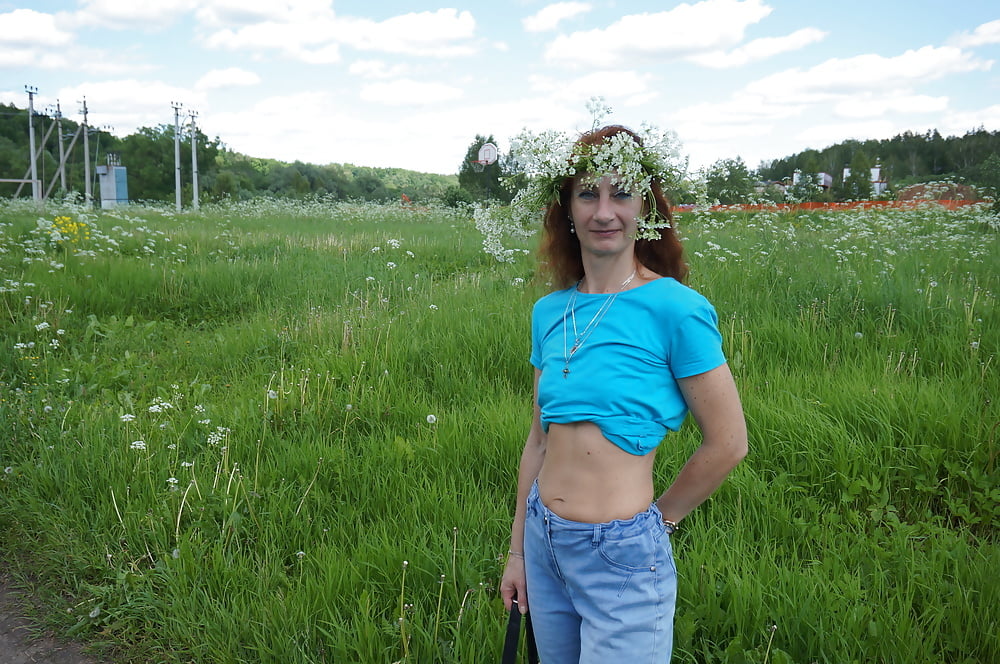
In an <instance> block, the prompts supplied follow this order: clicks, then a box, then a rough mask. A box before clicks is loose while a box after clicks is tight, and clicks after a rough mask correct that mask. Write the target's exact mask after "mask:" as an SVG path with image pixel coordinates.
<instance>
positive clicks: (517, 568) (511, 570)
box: [500, 555, 528, 615]
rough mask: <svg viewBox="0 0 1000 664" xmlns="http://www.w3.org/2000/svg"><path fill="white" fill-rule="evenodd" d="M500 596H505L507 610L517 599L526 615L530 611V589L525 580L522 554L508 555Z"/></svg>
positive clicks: (519, 606) (522, 612)
mask: <svg viewBox="0 0 1000 664" xmlns="http://www.w3.org/2000/svg"><path fill="white" fill-rule="evenodd" d="M500 597H502V598H503V605H504V608H505V609H506V610H507V611H510V607H511V605H512V604H513V602H514V600H515V599H516V600H517V608H518V610H519V611H520V612H521V615H524V614H525V613H527V612H528V590H527V585H526V583H525V580H524V558H523V557H520V556H514V555H509V556H507V565H506V566H505V567H504V570H503V578H502V579H501V580H500Z"/></svg>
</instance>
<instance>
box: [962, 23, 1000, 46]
mask: <svg viewBox="0 0 1000 664" xmlns="http://www.w3.org/2000/svg"><path fill="white" fill-rule="evenodd" d="M950 43H952V44H954V45H955V46H964V47H973V46H985V45H987V44H1000V19H997V20H995V21H990V22H989V23H983V24H982V25H980V26H979V27H978V28H976V29H975V30H973V31H972V33H971V34H970V33H968V32H963V33H961V34H959V35H958V36H956V37H954V38H953V39H952V40H951V42H950Z"/></svg>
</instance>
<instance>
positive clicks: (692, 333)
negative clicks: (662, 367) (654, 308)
mask: <svg viewBox="0 0 1000 664" xmlns="http://www.w3.org/2000/svg"><path fill="white" fill-rule="evenodd" d="M725 362H726V356H725V354H724V353H723V351H722V335H721V334H720V333H719V317H718V315H717V314H716V313H715V308H714V307H712V305H711V304H709V303H708V302H707V301H706V302H704V303H702V304H700V305H698V306H697V307H695V308H694V309H693V310H692V311H690V312H689V313H688V315H686V316H685V317H684V318H683V319H682V320H681V321H680V323H679V324H678V325H677V327H676V328H675V329H674V331H673V335H672V338H671V341H670V370H671V372H672V373H673V374H674V377H675V378H687V377H688V376H696V375H698V374H701V373H705V372H706V371H711V370H712V369H714V368H716V367H718V366H721V365H722V364H725Z"/></svg>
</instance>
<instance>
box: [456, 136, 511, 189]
mask: <svg viewBox="0 0 1000 664" xmlns="http://www.w3.org/2000/svg"><path fill="white" fill-rule="evenodd" d="M487 143H493V144H494V145H496V140H495V139H494V138H493V135H492V134H490V135H489V136H482V135H480V134H476V138H475V139H474V140H473V141H472V143H470V144H469V148H468V149H467V150H466V151H465V159H464V160H463V161H462V165H461V166H459V169H458V186H460V187H461V188H462V189H465V190H466V191H467V192H469V195H471V196H472V198H473V200H477V201H484V200H488V199H501V200H502V199H503V197H504V196H505V194H506V189H504V187H503V185H502V184H501V183H500V175H501V170H500V161H499V160H498V161H495V162H493V163H492V164H487V165H486V166H484V167H483V169H482V170H481V171H480V170H477V168H476V167H475V166H476V165H475V164H473V162H474V161H475V160H477V159H479V149H480V148H481V147H483V146H484V145H485V144H487Z"/></svg>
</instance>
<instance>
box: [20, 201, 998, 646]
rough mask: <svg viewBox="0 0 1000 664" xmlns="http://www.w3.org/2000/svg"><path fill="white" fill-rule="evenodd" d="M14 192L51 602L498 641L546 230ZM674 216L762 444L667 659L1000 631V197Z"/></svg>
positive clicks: (666, 452)
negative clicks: (895, 206)
mask: <svg viewBox="0 0 1000 664" xmlns="http://www.w3.org/2000/svg"><path fill="white" fill-rule="evenodd" d="M3 205H4V207H3V208H2V210H0V224H2V225H0V266H2V270H3V276H2V277H0V280H2V283H0V312H2V314H3V316H4V325H3V327H2V335H0V344H3V347H4V349H5V352H4V353H2V354H0V429H2V430H3V431H4V432H5V435H4V436H2V437H0V469H2V470H3V473H2V474H0V496H2V498H0V546H2V547H3V551H4V552H5V553H4V557H5V561H6V562H7V563H8V564H11V565H14V566H15V567H16V568H17V569H18V570H19V571H20V572H21V573H22V574H23V575H25V577H27V576H28V575H31V577H32V578H35V579H40V581H39V582H38V583H40V584H42V586H41V587H40V588H39V592H42V590H46V591H48V594H45V596H46V597H49V598H50V599H49V608H50V609H51V611H52V613H51V618H50V619H51V620H52V621H53V623H54V624H57V625H59V626H61V628H62V629H64V630H65V631H66V632H68V633H70V634H73V635H75V636H77V637H79V638H84V639H86V640H88V641H91V642H93V643H95V644H97V645H99V646H104V647H107V648H109V649H110V651H111V652H112V653H113V654H112V655H110V656H109V657H110V658H112V659H114V661H164V662H189V661H197V662H398V661H407V662H480V661H495V660H496V659H498V658H499V652H500V649H501V637H502V631H503V615H502V605H501V604H500V602H499V599H498V597H497V593H496V584H497V582H498V578H499V575H500V573H501V571H502V560H501V557H502V554H503V552H505V551H506V548H507V538H508V536H509V525H510V518H511V515H512V513H513V494H514V484H515V473H516V465H517V460H518V457H519V453H520V447H521V445H522V442H523V438H524V435H525V433H526V430H527V427H528V424H529V417H530V399H531V393H530V392H531V390H530V384H531V368H530V366H529V365H528V362H527V356H528V351H529V348H528V346H529V338H528V337H529V332H528V328H529V325H528V323H529V312H530V307H531V304H532V302H533V301H534V299H535V298H537V297H538V296H539V295H541V294H543V293H544V292H545V290H546V287H545V284H544V283H541V281H540V280H537V279H534V265H533V259H532V257H531V256H523V257H522V258H519V259H518V262H515V263H513V264H498V263H495V262H493V261H492V259H490V258H489V257H488V256H487V255H486V254H484V253H483V252H482V251H481V240H480V238H479V237H477V235H476V233H475V230H474V228H473V227H472V224H471V220H469V219H467V218H465V217H463V216H462V215H459V214H456V213H454V212H451V211H446V210H438V209H431V210H423V211H419V210H418V211H412V210H403V209H400V208H394V207H372V206H364V205H346V204H334V203H330V202H326V201H322V200H315V201H308V202H300V203H296V204H292V203H287V202H278V201H270V200H260V201H255V202H253V203H250V204H245V203H244V204H240V205H239V206H236V205H233V206H219V207H215V208H209V209H206V210H204V211H203V212H202V213H200V214H183V215H178V214H174V213H173V212H171V211H169V210H155V209H148V208H131V209H124V210H120V211H114V212H103V213H99V214H98V213H90V212H86V211H84V210H81V209H74V208H55V207H53V208H46V209H41V210H39V209H36V208H33V207H31V206H29V205H26V204H24V203H18V202H11V201H7V202H5V203H4V204H3ZM59 215H68V216H71V217H72V218H73V219H74V220H78V221H83V222H84V223H86V224H87V228H88V229H89V231H90V233H89V237H82V236H81V237H59V238H56V237H54V236H53V235H52V233H51V229H50V228H49V227H48V225H49V223H50V222H52V221H53V220H54V218H55V217H56V216H59ZM678 223H679V227H680V230H681V233H682V235H683V236H684V237H685V242H686V246H687V251H688V255H689V258H690V260H691V263H692V279H691V281H692V285H694V286H695V287H696V288H698V289H699V290H701V291H702V292H703V293H705V294H706V295H707V296H708V297H709V298H710V299H711V300H712V301H713V303H714V304H715V305H716V308H717V309H718V311H719V313H720V316H721V326H722V329H723V334H724V336H725V339H726V344H727V353H728V355H729V357H730V361H731V364H732V366H733V368H734V372H735V374H736V376H737V381H738V383H739V386H740V388H741V394H742V397H743V401H744V406H745V409H746V413H747V418H748V422H749V425H750V431H751V454H750V456H749V457H748V459H747V460H746V461H745V462H744V463H743V464H742V465H741V466H740V467H739V468H738V469H737V470H736V471H735V472H734V474H733V476H732V477H731V478H730V480H729V481H728V482H727V483H726V484H725V485H724V486H723V488H722V489H721V490H720V491H719V492H718V494H717V495H716V496H715V497H713V498H712V499H711V500H710V501H709V502H708V503H707V504H705V505H704V506H702V507H701V508H699V510H697V511H696V512H695V514H693V515H692V517H691V518H690V519H689V520H688V521H687V522H686V523H685V529H684V531H683V533H681V534H679V535H678V536H676V537H675V540H674V546H675V552H676V555H677V558H678V569H679V574H680V577H681V581H680V583H681V588H680V600H679V606H678V613H677V634H676V639H675V642H676V653H675V659H676V661H679V662H764V661H769V662H802V663H803V664H805V663H808V662H854V661H856V662H862V661H865V662H868V661H884V662H926V661H951V662H985V661H994V660H998V659H1000V637H998V634H1000V629H998V627H1000V608H998V607H1000V590H998V586H997V584H996V583H995V581H994V579H995V576H996V570H997V569H1000V548H998V537H997V529H996V525H995V524H996V519H997V517H998V516H1000V489H998V488H997V485H996V481H995V479H994V478H995V476H996V464H997V449H998V443H997V435H998V434H997V428H998V425H997V423H998V421H1000V417H998V411H997V409H996V406H995V405H994V404H995V400H996V398H997V392H998V389H997V388H998V385H1000V381H998V379H997V373H996V366H995V364H996V359H995V358H996V353H997V344H998V335H997V329H998V328H1000V316H998V314H997V309H996V298H997V289H998V274H1000V270H998V268H1000V264H998V263H1000V259H998V252H997V248H998V245H997V222H996V220H995V219H994V218H991V217H989V216H988V215H987V214H986V213H985V212H983V211H980V210H967V211H962V212H944V211H941V210H937V209H935V208H933V207H929V208H928V209H926V210H918V211H907V212H900V211H877V212H876V211H870V212H850V213H837V214H825V215H824V214H815V215H800V216H794V215H770V214H757V215H740V214H723V215H714V216H713V215H697V216H695V215H685V216H684V217H683V218H681V219H680V220H679V222H678ZM74 240H76V241H75V242H74ZM525 246H529V245H525ZM697 444H698V441H697V435H696V431H695V429H694V427H693V426H689V427H687V428H686V429H685V430H684V431H682V432H681V433H679V434H676V435H672V436H671V437H669V438H668V439H667V440H666V441H665V443H664V444H663V445H662V446H661V448H660V452H659V458H658V460H657V467H656V474H657V480H658V485H659V488H661V489H662V488H665V487H666V485H667V483H668V482H669V481H670V479H671V478H672V476H673V474H674V473H675V472H676V469H677V468H678V467H679V465H680V464H682V463H683V461H684V460H685V459H686V457H687V455H689V454H690V452H691V451H692V449H693V448H694V447H695V446H696V445H697Z"/></svg>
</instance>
